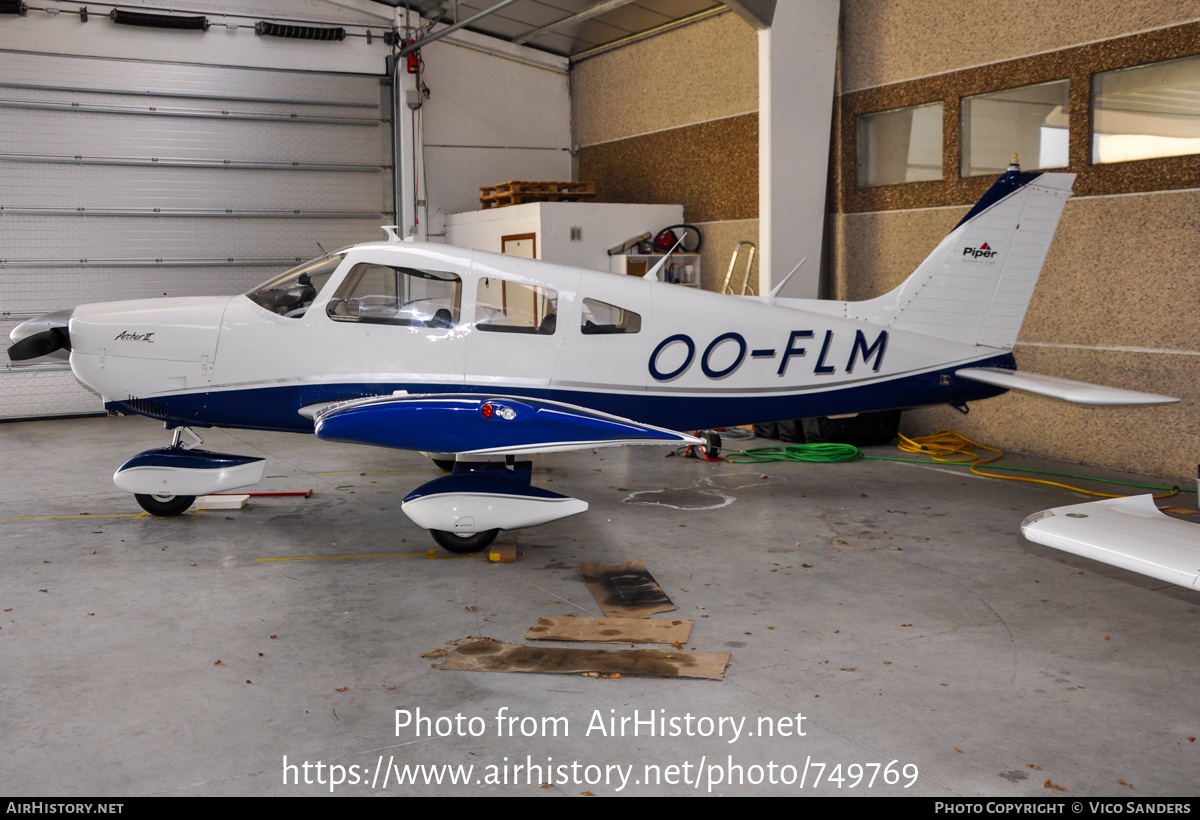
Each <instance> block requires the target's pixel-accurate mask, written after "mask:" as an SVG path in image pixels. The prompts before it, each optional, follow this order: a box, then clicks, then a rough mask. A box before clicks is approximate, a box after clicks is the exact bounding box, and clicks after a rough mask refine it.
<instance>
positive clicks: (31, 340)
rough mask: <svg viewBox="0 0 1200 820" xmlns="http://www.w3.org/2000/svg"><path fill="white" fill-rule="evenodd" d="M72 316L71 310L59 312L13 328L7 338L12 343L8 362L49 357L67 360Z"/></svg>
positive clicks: (69, 350)
mask: <svg viewBox="0 0 1200 820" xmlns="http://www.w3.org/2000/svg"><path fill="white" fill-rule="evenodd" d="M71 313H72V311H71V310H56V311H55V312H53V313H47V314H44V315H42V316H39V317H37V318H36V319H30V320H28V321H26V322H22V323H21V324H19V325H17V326H16V327H14V328H13V329H12V332H11V333H9V334H8V338H10V339H12V341H13V345H12V347H10V348H9V349H8V358H9V360H10V361H14V362H25V361H29V360H30V359H40V358H42V357H44V356H49V357H51V358H54V359H60V360H62V361H66V359H67V356H68V354H69V353H70V352H71V335H70V332H69V330H68V325H69V324H70V321H71Z"/></svg>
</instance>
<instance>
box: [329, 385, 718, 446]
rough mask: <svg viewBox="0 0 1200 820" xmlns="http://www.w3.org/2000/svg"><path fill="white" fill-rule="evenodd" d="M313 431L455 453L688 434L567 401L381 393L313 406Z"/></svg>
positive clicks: (684, 438) (676, 438)
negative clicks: (383, 394) (379, 394)
mask: <svg viewBox="0 0 1200 820" xmlns="http://www.w3.org/2000/svg"><path fill="white" fill-rule="evenodd" d="M314 421H315V423H316V424H315V429H316V434H317V438H322V439H328V440H330V441H345V442H350V443H353V444H373V445H376V446H379V447H395V448H397V449H400V450H421V451H424V452H432V453H447V454H450V453H453V454H456V455H465V454H469V455H486V454H505V455H508V454H513V455H516V454H528V453H555V452H562V451H565V450H578V449H583V448H586V447H616V446H621V445H628V444H673V445H681V444H703V442H702V441H701V440H700V439H697V438H695V437H694V436H689V435H685V434H683V433H677V432H675V431H673V430H667V429H665V428H662V427H654V426H652V425H649V424H642V423H641V422H636V421H631V420H630V419H624V418H620V417H619V416H610V415H608V414H607V413H599V412H597V411H595V410H588V409H586V408H583V407H576V406H575V405H571V404H562V403H560V402H553V401H545V400H542V399H531V398H520V399H515V398H510V397H504V396H488V395H486V394H484V395H478V394H433V395H420V396H380V397H377V398H369V399H357V400H354V401H348V402H344V403H341V404H336V405H333V406H330V407H327V408H325V409H323V410H320V411H318V412H317V414H316V417H315V419H314Z"/></svg>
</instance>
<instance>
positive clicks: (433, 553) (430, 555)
mask: <svg viewBox="0 0 1200 820" xmlns="http://www.w3.org/2000/svg"><path fill="white" fill-rule="evenodd" d="M474 557H475V556H474V555H438V554H437V550H435V549H429V550H426V551H425V552H392V553H382V554H380V555H297V556H294V557H291V558H255V559H254V560H255V562H258V561H337V560H342V559H350V558H425V559H428V560H430V561H445V560H446V559H448V558H474Z"/></svg>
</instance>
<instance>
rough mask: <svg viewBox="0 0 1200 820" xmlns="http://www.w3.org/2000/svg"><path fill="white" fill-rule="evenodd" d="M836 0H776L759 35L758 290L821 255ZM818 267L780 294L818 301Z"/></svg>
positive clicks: (809, 267) (804, 271)
mask: <svg viewBox="0 0 1200 820" xmlns="http://www.w3.org/2000/svg"><path fill="white" fill-rule="evenodd" d="M839 8H840V3H839V0H788V2H784V3H778V4H777V5H776V7H775V14H774V17H773V18H772V20H771V26H770V28H767V29H762V30H760V31H759V33H758V190H759V194H758V218H759V223H758V224H759V228H758V235H759V252H760V256H759V265H758V269H759V286H758V292H759V293H769V292H770V291H771V290H772V289H773V288H774V287H775V286H776V285H777V284H779V282H780V281H781V280H782V279H783V277H784V276H785V275H786V274H787V272H788V270H790V269H791V268H792V266H793V265H795V264H796V262H797V261H799V260H800V259H801V258H802V257H805V256H807V257H808V258H809V259H812V260H819V259H821V258H822V257H821V244H822V239H823V237H824V232H825V188H826V180H827V179H828V174H829V136H830V126H831V123H832V118H833V90H834V88H833V87H834V73H835V68H836V61H837V37H838V12H839ZM820 267H821V266H820V265H819V264H809V265H806V266H805V268H804V269H802V270H801V271H800V273H798V274H797V275H796V276H794V277H793V278H792V280H791V281H790V282H788V284H787V286H786V287H785V288H784V292H783V294H782V295H784V296H792V297H801V298H809V299H815V298H816V297H817V296H818V293H819V290H820Z"/></svg>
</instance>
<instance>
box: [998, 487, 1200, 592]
mask: <svg viewBox="0 0 1200 820" xmlns="http://www.w3.org/2000/svg"><path fill="white" fill-rule="evenodd" d="M1021 534H1022V535H1024V536H1025V537H1026V538H1028V539H1029V540H1030V541H1033V542H1035V543H1038V544H1044V545H1046V546H1047V547H1054V548H1055V549H1060V550H1064V551H1066V552H1070V553H1074V554H1075V555H1082V556H1083V557H1084V558H1091V559H1092V560H1094V561H1100V562H1102V563H1105V564H1111V565H1112V566H1114V567H1120V568H1121V569H1127V570H1130V571H1132V572H1139V573H1141V574H1142V575H1149V576H1150V577H1151V578H1157V579H1159V580H1160V581H1166V582H1168V583H1171V584H1178V585H1179V586H1181V587H1187V588H1188V589H1200V585H1198V584H1197V579H1200V525H1196V524H1190V523H1188V522H1186V521H1180V520H1179V519H1177V518H1170V517H1168V516H1166V515H1163V514H1162V513H1161V512H1159V510H1158V507H1157V506H1155V504H1154V497H1153V496H1150V495H1136V496H1130V497H1128V498H1110V499H1106V500H1104V501H1092V502H1089V503H1087V504H1073V505H1071V506H1069V507H1055V508H1054V509H1052V510H1045V511H1043V512H1040V513H1034V514H1033V515H1031V516H1029V517H1028V518H1026V519H1025V520H1024V521H1022V522H1021Z"/></svg>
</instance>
